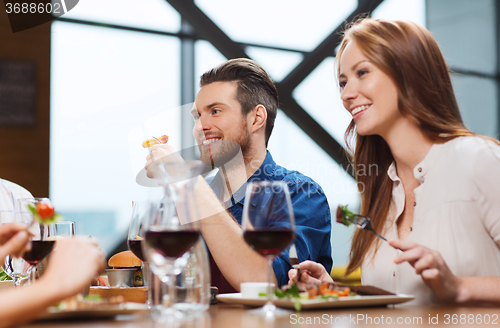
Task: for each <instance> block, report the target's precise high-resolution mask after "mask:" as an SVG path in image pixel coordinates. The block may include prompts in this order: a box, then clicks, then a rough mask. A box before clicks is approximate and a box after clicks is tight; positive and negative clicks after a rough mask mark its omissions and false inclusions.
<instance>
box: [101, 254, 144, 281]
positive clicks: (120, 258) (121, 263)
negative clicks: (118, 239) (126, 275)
mask: <svg viewBox="0 0 500 328" xmlns="http://www.w3.org/2000/svg"><path fill="white" fill-rule="evenodd" d="M108 266H110V267H112V268H113V269H135V270H136V272H135V276H134V285H135V286H143V285H144V283H143V280H142V270H141V260H140V259H139V258H138V257H137V256H135V255H134V254H133V253H132V252H131V251H124V252H120V253H117V254H115V255H113V256H111V258H110V259H109V261H108Z"/></svg>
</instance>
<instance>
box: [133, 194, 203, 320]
mask: <svg viewBox="0 0 500 328" xmlns="http://www.w3.org/2000/svg"><path fill="white" fill-rule="evenodd" d="M187 212H189V210H188V209H187V205H186V202H185V201H184V200H183V199H177V200H176V201H175V202H174V201H173V200H172V199H171V198H168V197H166V198H164V199H163V200H161V201H158V202H150V203H149V205H148V214H147V216H146V217H145V220H144V222H143V224H144V230H145V233H144V241H143V242H142V250H143V255H144V257H145V259H146V261H147V262H148V263H149V267H150V269H151V270H152V271H153V273H154V274H155V275H157V276H158V277H159V278H160V279H161V281H162V282H163V283H164V284H165V285H166V286H167V288H168V290H167V291H168V294H167V295H165V296H164V297H163V300H164V302H165V301H166V303H167V305H166V307H165V308H164V310H163V311H162V315H161V317H159V318H157V319H158V320H159V321H169V322H172V321H177V320H180V319H182V318H183V315H182V313H181V312H180V311H179V310H177V309H175V308H173V306H172V305H173V303H174V302H175V279H176V275H178V274H179V273H180V272H181V271H182V268H183V266H185V265H186V264H187V259H185V258H184V257H183V255H184V254H185V253H186V252H188V251H189V250H190V249H191V247H192V246H193V245H194V244H195V243H196V242H197V241H198V239H199V237H200V231H199V226H198V224H197V223H196V222H194V223H193V222H191V220H190V219H187V220H186V218H183V217H182V216H183V215H184V214H185V213H187ZM186 221H187V222H186ZM182 222H186V223H182Z"/></svg>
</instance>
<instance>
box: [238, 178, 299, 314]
mask: <svg viewBox="0 0 500 328" xmlns="http://www.w3.org/2000/svg"><path fill="white" fill-rule="evenodd" d="M242 229H243V237H244V239H245V241H246V242H247V244H248V245H250V247H252V248H253V249H254V250H255V251H256V252H257V253H259V254H260V255H262V256H264V257H265V258H266V260H267V282H268V288H267V303H266V305H264V306H263V307H261V308H259V309H256V310H252V311H250V312H249V313H251V314H256V315H260V316H266V317H274V316H280V315H287V314H289V311H285V310H281V309H277V308H276V306H275V305H274V304H273V303H272V293H273V291H272V287H271V272H272V262H273V260H274V259H275V258H276V257H277V256H278V255H280V254H281V252H282V251H283V250H285V249H286V248H287V246H288V245H289V244H290V243H291V242H292V241H293V240H294V239H295V218H294V215H293V208H292V202H291V200H290V192H289V190H288V186H287V184H286V183H284V182H282V181H259V182H251V183H249V184H248V185H247V190H246V194H245V204H244V206H243V220H242Z"/></svg>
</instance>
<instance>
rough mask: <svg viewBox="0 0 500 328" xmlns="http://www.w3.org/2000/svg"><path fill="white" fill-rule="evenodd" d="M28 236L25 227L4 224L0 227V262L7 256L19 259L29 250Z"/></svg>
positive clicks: (16, 224) (17, 224)
mask: <svg viewBox="0 0 500 328" xmlns="http://www.w3.org/2000/svg"><path fill="white" fill-rule="evenodd" d="M29 240H30V235H29V233H28V230H27V228H26V226H25V225H22V224H19V223H6V224H2V225H0V261H2V262H1V263H3V261H4V259H5V257H6V256H7V255H12V256H15V257H20V256H22V255H23V253H24V252H26V251H28V250H29V249H30V248H31V244H30V242H29Z"/></svg>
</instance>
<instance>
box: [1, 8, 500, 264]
mask: <svg viewBox="0 0 500 328" xmlns="http://www.w3.org/2000/svg"><path fill="white" fill-rule="evenodd" d="M379 3H380V4H379ZM358 5H359V7H362V6H373V7H375V10H374V11H373V13H372V17H375V18H388V19H410V20H412V21H414V22H416V23H419V24H421V25H424V26H426V27H427V28H428V29H430V30H431V32H432V33H433V34H434V36H435V37H436V39H437V40H438V42H439V44H440V46H441V49H442V50H443V52H444V54H445V56H446V59H447V61H448V63H449V64H450V66H451V68H452V69H453V71H454V72H455V74H454V75H453V83H454V87H455V91H456V93H457V97H458V100H459V105H460V107H461V110H462V113H463V117H464V120H465V123H466V125H467V127H468V128H470V129H471V130H473V131H474V132H478V133H482V134H486V135H488V136H492V137H495V138H497V137H498V132H499V126H500V124H499V117H500V115H499V102H498V95H499V90H500V89H499V60H500V59H499V58H500V57H499V56H498V55H499V54H498V52H499V50H500V42H499V40H500V37H499V26H500V24H499V22H498V21H499V18H500V15H499V13H500V9H499V6H500V5H499V4H498V1H495V0H474V1H472V0H383V1H381V0H378V1H377V0H375V1H373V0H359V3H358V1H356V0H313V1H308V2H306V1H303V0H271V1H269V0H254V1H251V2H250V1H232V0H196V1H194V3H193V2H192V1H189V0H175V1H174V0H167V1H165V0H141V1H135V0H80V1H79V3H78V5H77V6H76V7H75V8H73V10H71V12H69V13H67V14H65V15H64V16H62V17H60V18H59V19H57V20H55V21H53V22H52V23H47V24H43V25H40V26H37V27H34V28H32V29H29V30H25V31H21V32H17V33H12V31H11V30H10V26H9V22H8V19H7V16H6V14H5V11H4V9H3V8H4V6H3V4H2V5H0V9H1V10H0V11H1V13H0V64H5V63H7V62H16V63H28V64H31V65H33V64H34V67H35V70H36V75H35V77H34V78H33V83H34V86H35V87H36V99H35V100H34V103H33V113H32V114H33V115H32V116H33V117H32V118H33V121H32V122H31V123H30V122H29V120H27V121H25V122H24V123H21V124H18V125H17V126H13V125H9V123H8V122H6V121H3V120H2V117H5V115H4V114H2V110H5V108H6V107H5V106H3V107H2V106H1V105H0V152H1V153H0V177H1V178H4V179H7V180H11V181H13V182H16V183H18V184H20V185H22V186H24V187H25V188H27V189H28V190H30V191H31V192H32V193H33V195H34V196H49V197H50V198H51V199H52V200H53V202H54V204H55V206H56V209H57V210H58V211H59V212H61V213H62V214H63V215H64V216H65V218H66V219H68V220H73V221H76V222H77V232H78V233H80V234H89V235H93V236H95V237H97V238H99V240H100V242H101V245H102V246H103V248H104V249H105V250H106V251H108V252H109V253H111V252H113V251H114V249H115V248H117V247H118V246H119V244H120V243H122V242H123V240H124V239H125V237H126V229H127V227H128V223H129V220H130V215H131V210H132V206H131V202H132V201H133V200H141V199H147V198H149V197H157V196H158V195H159V194H160V193H161V190H159V189H158V188H146V187H141V186H138V185H137V184H136V183H135V176H136V174H137V172H138V171H139V170H140V169H141V168H142V166H143V165H144V162H145V157H146V155H147V150H146V149H143V148H142V147H141V141H142V139H144V138H148V137H150V133H156V134H168V135H169V136H170V141H169V142H170V143H171V144H172V145H173V146H174V147H175V148H177V149H187V148H188V147H189V146H192V145H194V139H193V137H192V134H191V129H192V124H193V121H192V118H191V117H190V114H189V110H187V111H186V110H184V111H183V110H182V109H185V107H181V105H185V106H187V107H189V106H190V103H191V102H192V101H193V100H194V96H195V94H196V92H197V91H198V89H199V87H198V79H199V77H200V75H201V74H202V73H203V72H204V71H206V70H208V69H210V68H212V67H214V66H217V65H219V64H221V63H222V62H224V61H225V60H226V58H227V57H231V56H232V54H235V55H238V54H246V55H247V56H248V57H250V58H252V59H254V60H256V61H257V62H259V63H260V64H261V65H262V66H263V67H264V68H265V69H266V70H267V71H268V73H269V74H270V75H271V77H272V78H273V79H274V80H275V81H276V82H277V83H278V88H279V91H280V97H281V103H282V106H281V107H282V108H281V109H282V111H281V110H280V112H279V115H278V117H277V121H276V126H275V129H274V132H273V135H272V137H271V139H270V143H269V150H270V151H271V153H272V154H273V157H274V158H275V160H276V162H277V163H279V164H281V165H283V166H285V167H287V168H289V169H297V170H299V171H301V172H303V173H304V174H306V175H308V176H310V177H312V178H313V179H315V180H316V181H317V182H318V183H319V184H320V185H321V186H322V187H323V188H324V190H325V192H326V195H327V197H328V200H329V202H330V206H331V207H332V209H333V208H336V206H337V205H338V204H349V206H350V208H352V209H357V208H359V197H358V196H357V189H356V184H355V181H354V180H353V178H352V177H351V176H350V175H349V174H348V173H346V172H345V170H344V169H345V168H346V164H345V162H344V163H342V162H341V163H340V164H339V163H338V162H337V161H335V159H337V160H338V159H339V158H340V157H342V156H341V155H342V151H340V150H341V149H340V147H342V146H340V147H339V146H338V145H344V141H343V134H344V131H345V128H346V127H347V125H348V123H349V121H350V116H349V115H348V114H347V112H346V111H345V110H344V109H343V107H342V105H341V102H340V101H339V94H338V91H337V87H336V82H335V79H334V67H333V62H334V57H333V56H334V51H332V50H333V49H334V46H333V47H332V46H331V45H332V44H334V43H332V42H333V41H332V40H335V38H337V39H338V36H336V37H335V33H332V32H334V31H336V30H337V31H338V29H339V26H341V24H342V23H343V21H344V20H346V19H347V18H348V17H350V16H351V15H352V13H353V12H355V11H356V10H357V8H358ZM174 8H175V9H174ZM180 13H182V14H183V15H181V14H180ZM189 22H191V23H192V25H190V24H189ZM329 44H330V45H329ZM329 49H331V50H329ZM0 67H1V66H0ZM8 83H9V81H8V80H7V78H6V77H5V76H3V77H2V76H1V74H0V96H1V95H2V88H3V90H5V85H6V84H8ZM1 103H2V98H1V97H0V104H1ZM4 105H5V103H4ZM9 110H11V111H15V110H16V108H11V109H9ZM336 143H337V144H336ZM339 154H340V155H339ZM184 155H185V156H187V157H191V156H195V154H191V153H189V152H186V151H185V154H184ZM383 173H384V172H382V174H383ZM379 174H380V172H379ZM352 229H353V228H346V227H344V226H341V225H338V224H335V223H332V248H333V258H334V262H335V264H342V263H346V262H347V257H348V252H349V241H350V240H349V239H350V236H351V234H352Z"/></svg>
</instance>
